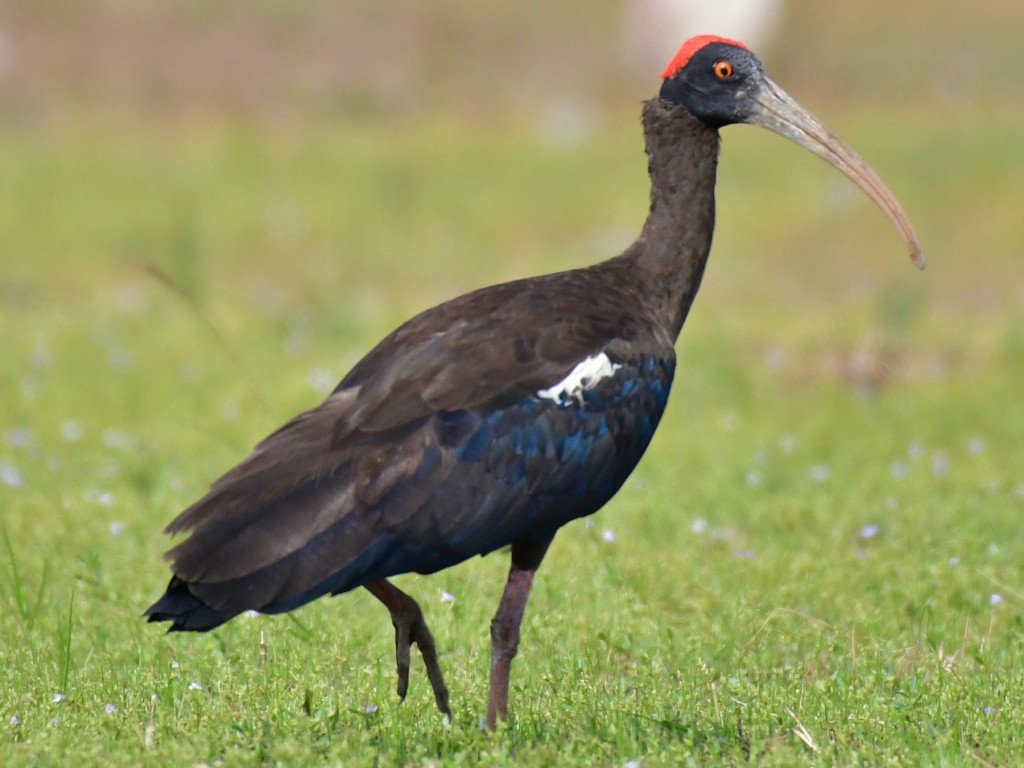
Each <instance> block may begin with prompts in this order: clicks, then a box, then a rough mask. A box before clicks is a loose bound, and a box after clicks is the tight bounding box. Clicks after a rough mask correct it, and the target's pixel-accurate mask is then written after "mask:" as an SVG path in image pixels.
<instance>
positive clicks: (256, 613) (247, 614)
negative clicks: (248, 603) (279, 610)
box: [242, 608, 260, 619]
mask: <svg viewBox="0 0 1024 768" xmlns="http://www.w3.org/2000/svg"><path fill="white" fill-rule="evenodd" d="M242 615H243V616H244V617H245V618H247V619H255V618H256V617H257V616H259V615H260V612H259V611H254V610H252V609H251V608H250V609H249V610H248V611H245V612H244V613H242Z"/></svg>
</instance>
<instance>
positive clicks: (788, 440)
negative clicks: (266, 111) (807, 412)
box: [779, 435, 800, 453]
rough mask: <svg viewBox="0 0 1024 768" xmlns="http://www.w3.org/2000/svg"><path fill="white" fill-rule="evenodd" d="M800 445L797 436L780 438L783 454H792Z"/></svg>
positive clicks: (780, 448)
mask: <svg viewBox="0 0 1024 768" xmlns="http://www.w3.org/2000/svg"><path fill="white" fill-rule="evenodd" d="M799 444H800V440H799V439H798V438H797V436H796V435H783V436H782V437H780V438H779V450H780V451H782V452H783V453H792V452H793V451H795V450H796V447H797V445H799Z"/></svg>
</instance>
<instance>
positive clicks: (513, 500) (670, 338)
mask: <svg viewBox="0 0 1024 768" xmlns="http://www.w3.org/2000/svg"><path fill="white" fill-rule="evenodd" d="M733 123H750V124H753V125H760V126H762V127H764V128H767V129H769V130H771V131H774V132H776V133H779V134H782V135H783V136H785V137H786V138H789V139H792V140H793V141H795V142H797V143H798V144H800V145H802V146H804V147H806V148H807V149H809V150H810V151H812V152H814V153H815V154H817V155H820V156H821V157H823V158H824V159H825V160H827V161H828V162H829V163H831V164H832V165H834V166H835V167H836V168H838V169H839V170H841V171H842V172H843V173H845V174H846V175H847V176H849V177H850V178H851V179H852V180H853V181H854V182H856V183H857V184H858V185H859V186H860V187H861V189H863V190H864V191H865V192H866V193H867V194H868V195H869V196H870V197H871V198H872V199H873V200H874V201H875V202H876V203H877V204H878V205H879V206H880V207H881V208H882V209H883V210H884V211H885V212H886V213H887V214H888V216H889V218H890V219H891V220H892V222H893V223H894V224H895V226H896V228H897V229H898V230H899V231H900V233H901V234H902V236H903V238H904V240H905V241H906V244H907V246H908V247H909V249H910V253H911V256H912V258H913V260H914V262H915V263H916V264H917V265H918V266H923V265H924V260H923V257H922V254H921V248H920V246H919V244H918V241H917V238H916V236H915V234H914V231H913V229H912V227H911V225H910V222H909V220H908V219H907V216H906V214H905V213H904V212H903V210H902V209H901V208H900V206H899V203H898V202H897V201H896V198H895V197H894V196H893V194H892V193H891V192H890V191H889V190H888V188H887V187H886V186H885V184H884V183H883V182H882V181H881V179H880V178H879V177H878V176H877V175H876V174H875V173H874V171H872V170H871V169H870V168H869V167H868V166H867V165H866V164H865V163H864V162H863V161H862V160H861V159H860V158H859V157H858V156H857V155H856V153H854V152H853V150H851V149H850V148H849V147H847V146H846V145H845V144H843V143H842V142H841V141H840V140H839V139H838V138H836V136H835V135H834V134H832V133H831V132H830V131H829V130H828V129H827V128H825V127H824V126H823V125H822V124H821V123H820V122H819V121H818V120H817V119H816V118H814V117H813V116H811V115H810V114H809V113H808V112H806V111H805V110H804V109H803V108H802V107H800V106H799V105H798V104H797V103H796V102H795V101H793V99H792V98H790V97H789V96H788V95H787V94H786V93H785V92H784V91H783V90H782V89H781V88H779V86H777V85H776V84H775V83H774V82H772V81H771V80H770V79H769V78H768V77H767V76H766V75H765V73H764V69H763V67H762V65H761V62H760V61H759V60H758V59H757V57H756V56H754V54H753V53H751V52H750V51H749V50H747V48H746V47H745V46H744V45H742V44H741V43H738V42H735V41H731V40H726V39H723V38H719V37H713V36H701V37H695V38H693V39H691V40H689V41H687V42H686V43H685V44H684V45H683V46H682V48H681V49H680V50H679V53H678V54H677V55H676V56H675V58H673V60H672V62H671V63H670V64H669V65H668V68H667V69H666V70H665V72H664V75H663V81H662V85H661V90H660V93H659V94H658V96H657V97H656V98H654V99H651V100H650V101H648V102H646V103H645V104H644V106H643V128H644V137H645V139H646V148H647V156H648V165H649V171H650V176H651V203H650V212H649V214H648V216H647V220H646V222H645V223H644V226H643V230H642V231H641V232H640V236H639V237H638V238H637V240H636V242H634V243H633V244H632V245H631V246H629V248H627V249H626V250H625V252H624V253H622V254H621V255H619V256H617V257H615V258H613V259H610V260H608V261H604V262H601V263H599V264H596V265H594V266H591V267H587V268H585V269H574V270H570V271H568V272H559V273H556V274H550V275H544V276H541V277H533V278H529V279H526V280H516V281H514V282H511V283H504V284H502V285H495V286H491V287H489V288H483V289H481V290H477V291H474V292H472V293H469V294H466V295H465V296H460V297H458V298H456V299H453V300H451V301H449V302H447V303H444V304H441V305H440V306H437V307H434V308H433V309H429V310H427V311H426V312H423V313H422V314H420V315H417V316H416V317H414V318H412V319H411V320H409V321H408V322H407V323H405V324H404V325H402V326H400V327H399V328H398V329H397V330H395V331H394V332H392V333H391V334H390V335H389V336H387V337H386V338H385V339H384V340H383V341H381V342H380V343H379V344H378V345H377V346H376V347H374V348H373V349H372V350H371V351H370V352H369V353H368V354H367V355H366V357H364V358H363V359H362V360H361V361H360V362H358V363H357V364H356V366H355V367H354V368H353V369H352V370H351V371H350V372H349V373H348V375H347V376H345V378H344V379H343V380H342V381H341V383H340V384H339V385H338V387H337V388H336V389H335V390H334V392H332V393H331V395H330V396H329V397H327V399H326V400H324V402H323V403H321V404H320V405H319V406H317V407H316V408H314V409H313V410H311V411H307V412H306V413H303V414H301V415H299V416H297V417H296V418H294V419H292V420H291V421H289V422H288V423H287V424H285V425H284V426H283V427H281V428H280V429H279V430H277V431H276V432H274V433H273V434H272V435H270V436H269V437H267V438H266V439H265V440H263V442H261V443H259V445H257V446H256V448H255V450H254V451H253V452H252V454H251V455H250V456H249V457H248V458H246V459H245V460H244V461H243V462H242V463H241V464H239V465H238V466H237V467H235V468H234V469H232V470H230V471H229V472H228V473H227V474H225V475H224V476H223V477H221V478H220V479H219V480H217V481H216V482H214V483H213V485H212V487H211V488H210V491H209V493H207V494H206V495H205V496H204V497H203V498H201V499H200V500H199V501H197V502H196V503H195V504H193V505H192V506H190V507H189V508H188V509H186V510H185V511H184V512H182V513H181V514H180V515H179V516H178V517H177V518H176V519H175V520H174V521H173V522H171V524H170V525H169V526H168V527H167V532H168V533H171V534H177V533H187V534H189V535H188V538H186V539H184V540H183V541H182V542H181V543H179V544H177V546H175V547H174V548H173V549H172V550H171V551H170V552H168V554H167V557H168V559H169V560H170V563H171V571H172V572H173V576H172V578H171V581H170V585H169V586H168V587H167V591H166V593H165V594H164V595H163V596H162V597H161V598H160V599H159V600H157V602H156V603H154V604H153V605H152V606H151V607H150V608H149V610H147V611H146V615H148V616H149V620H150V621H170V622H171V627H170V630H171V631H182V630H184V631H198V632H202V631H206V630H209V629H213V628H214V627H216V626H218V625H220V624H223V623H224V622H225V621H227V620H228V619H230V618H232V617H233V616H236V615H238V614H239V613H241V612H243V611H246V610H249V609H255V610H258V611H261V612H263V613H282V612H285V611H291V610H293V609H295V608H298V607H299V606H300V605H303V604H305V603H307V602H309V601H310V600H313V599H315V598H318V597H320V596H322V595H327V594H330V595H338V594H341V593H342V592H347V591H349V590H351V589H355V588H356V587H365V588H366V589H367V590H369V591H370V592H371V593H372V594H373V595H374V596H375V597H376V598H377V599H378V600H380V602H382V603H383V604H384V605H385V606H386V607H387V609H388V611H389V612H390V614H391V621H392V623H393V625H394V627H395V647H396V656H397V667H398V695H399V696H401V697H404V696H405V693H406V690H407V687H408V682H409V654H410V648H411V646H412V645H413V644H416V645H417V646H419V649H420V652H421V653H422V655H423V660H424V662H425V664H426V668H427V674H428V677H429V679H430V684H431V686H432V687H433V692H434V698H435V700H436V702H437V706H438V708H439V709H440V710H441V712H443V713H445V714H448V713H449V711H450V710H449V705H448V689H447V688H446V686H445V683H444V678H443V676H442V674H441V668H440V665H439V664H438V657H437V651H436V648H435V645H434V640H433V638H432V636H431V634H430V630H429V629H428V628H427V625H426V623H425V621H424V618H423V613H422V611H421V610H420V607H419V605H417V603H416V601H415V600H413V598H412V597H410V596H409V595H407V594H405V593H404V592H402V591H401V590H399V589H398V588H397V587H395V586H394V585H392V584H391V583H390V582H389V581H388V577H390V576H394V575H397V574H400V573H406V572H416V573H421V574H429V573H434V572H435V571H439V570H441V569H442V568H448V567H449V566H452V565H455V564H456V563H460V562H462V561H463V560H466V559H467V558H470V557H472V556H474V555H484V554H487V553H488V552H492V551H494V550H496V549H499V548H502V547H507V546H511V559H512V563H511V569H510V571H509V575H508V581H507V583H506V584H505V590H504V593H503V594H502V597H501V601H500V602H499V604H498V611H497V614H496V616H495V617H494V620H493V621H492V622H491V666H490V669H491V672H490V675H491V680H490V696H489V701H488V707H487V723H488V724H489V725H490V726H492V727H493V726H494V725H495V723H496V721H497V720H498V719H504V718H506V717H507V711H508V685H509V669H510V665H511V662H512V659H513V657H515V655H516V651H517V649H518V646H519V628H520V623H521V621H522V617H523V611H524V609H525V608H526V601H527V597H528V595H529V592H530V586H531V584H532V582H533V578H534V574H535V573H536V571H537V568H538V566H539V565H540V563H541V560H542V559H543V557H544V554H545V552H547V549H548V546H549V545H550V544H551V541H552V538H553V537H554V535H555V532H556V531H557V530H558V529H559V528H560V527H562V526H563V525H565V524H566V523H568V522H569V521H570V520H574V519H576V518H579V517H582V516H584V515H589V514H591V513H593V512H595V511H597V510H598V509H600V508H601V507H602V506H603V505H604V503H605V502H607V501H608V500H609V499H610V498H611V497H612V496H613V495H614V494H615V492H616V491H617V490H618V489H619V487H620V486H621V485H622V483H623V481H625V479H626V478H627V477H628V476H629V473H630V472H631V471H632V470H633V467H635V466H636V464H637V462H638V461H639V460H640V457H641V456H642V455H643V453H644V450H645V449H646V448H647V445H648V443H649V442H650V440H651V437H652V436H653V434H654V430H655V428H656V427H657V425H658V421H659V420H660V419H661V415H662V412H663V411H664V409H665V404H666V402H667V400H668V394H669V389H670V387H671V385H672V376H673V373H674V371H675V352H674V350H673V344H674V342H675V340H676V337H677V336H678V335H679V331H680V329H681V328H682V327H683V322H684V321H685V320H686V316H687V313H688V312H689V311H690V305H691V304H692V303H693V299H694V296H695V295H696V293H697V288H698V286H699V285H700V280H701V275H702V274H703V272H704V266H705V263H706V261H707V257H708V250H709V248H710V246H711V234H712V229H713V227H714V218H715V202H714V192H715V173H716V166H717V162H718V150H719V129H720V128H722V127H724V126H726V125H730V124H733Z"/></svg>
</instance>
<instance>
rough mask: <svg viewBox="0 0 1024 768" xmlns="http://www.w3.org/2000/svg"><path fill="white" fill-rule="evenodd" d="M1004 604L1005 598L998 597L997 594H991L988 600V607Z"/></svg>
mask: <svg viewBox="0 0 1024 768" xmlns="http://www.w3.org/2000/svg"><path fill="white" fill-rule="evenodd" d="M1005 602H1006V598H1005V597H1003V596H1002V595H1000V594H999V593H998V592H993V593H992V595H991V596H990V597H989V599H988V604H989V605H1002V604H1003V603H1005Z"/></svg>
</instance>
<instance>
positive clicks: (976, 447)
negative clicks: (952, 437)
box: [967, 437, 985, 456]
mask: <svg viewBox="0 0 1024 768" xmlns="http://www.w3.org/2000/svg"><path fill="white" fill-rule="evenodd" d="M967 450H968V451H970V452H971V453H973V454H974V455H975V456H977V455H978V454H979V453H982V452H983V451H984V450H985V441H984V440H983V439H982V438H980V437H972V438H971V439H970V440H969V441H968V442H967Z"/></svg>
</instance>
